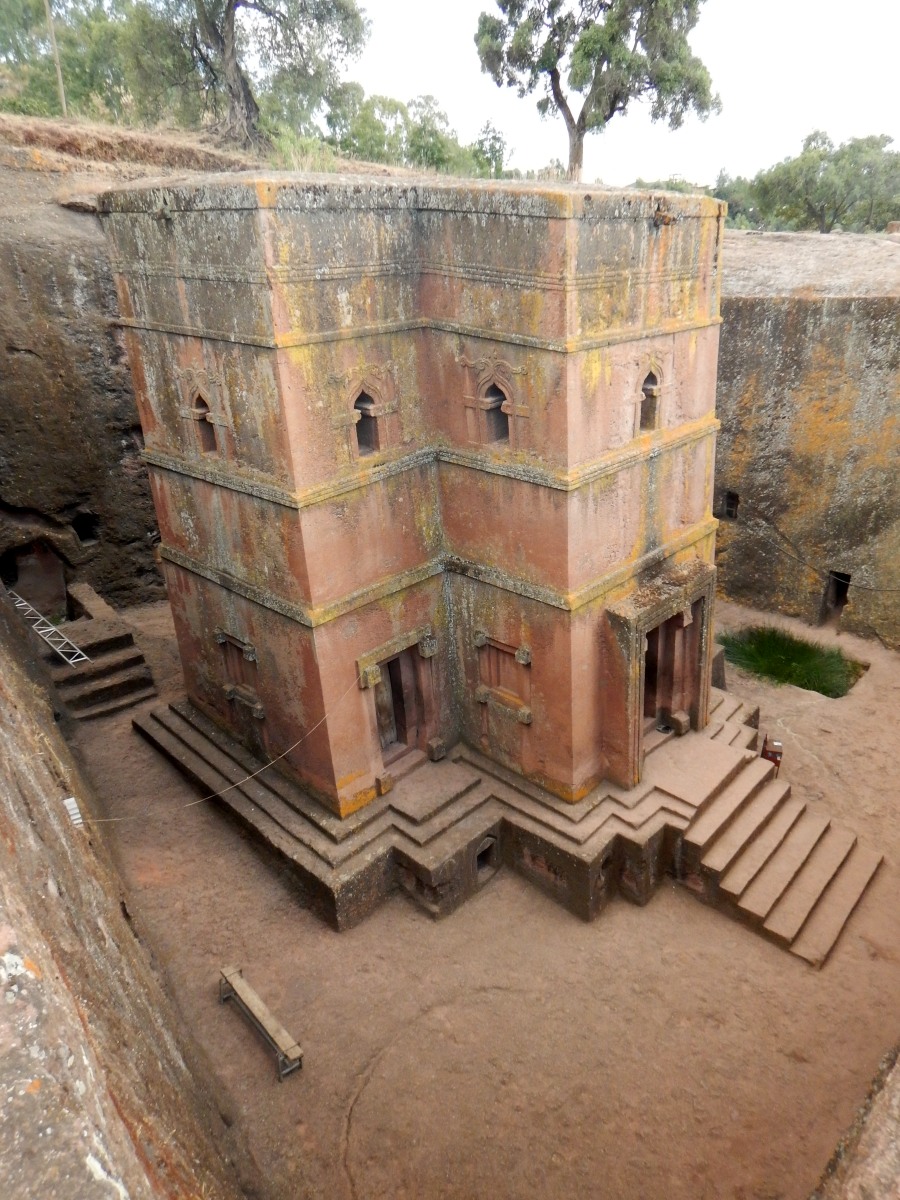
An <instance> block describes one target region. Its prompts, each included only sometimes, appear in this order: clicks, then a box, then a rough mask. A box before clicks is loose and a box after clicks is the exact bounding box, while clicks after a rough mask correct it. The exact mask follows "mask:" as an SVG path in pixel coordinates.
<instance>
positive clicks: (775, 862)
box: [677, 758, 882, 967]
mask: <svg viewBox="0 0 900 1200" xmlns="http://www.w3.org/2000/svg"><path fill="white" fill-rule="evenodd" d="M881 861H882V855H881V854H880V853H878V852H877V851H875V850H871V849H868V848H866V847H864V846H862V845H861V844H860V843H858V842H857V839H856V835H855V834H854V833H853V832H852V831H851V830H849V829H847V828H845V827H843V826H841V825H839V824H838V823H837V822H835V821H832V820H830V819H829V818H828V817H827V816H824V815H822V814H819V813H814V812H812V811H810V810H809V809H808V808H807V807H806V805H805V804H804V803H803V802H802V801H800V800H797V799H794V798H793V797H792V796H791V788H790V784H788V783H785V782H781V781H779V780H777V779H776V778H775V771H774V767H773V766H772V764H771V763H768V762H765V761H764V760H763V759H759V758H758V759H754V761H753V763H752V764H751V765H748V767H747V768H746V769H745V770H744V771H742V772H741V774H740V775H739V776H738V777H737V778H736V779H735V780H734V781H733V782H732V783H731V784H729V785H728V787H726V788H725V789H724V790H723V791H722V792H720V793H719V795H717V796H716V797H714V798H713V799H712V800H711V801H710V802H709V803H708V804H707V805H704V806H702V807H701V809H699V810H698V812H697V814H696V816H695V817H694V819H693V820H692V821H691V823H690V825H689V826H688V827H687V829H686V830H685V832H684V836H683V838H682V841H681V849H680V856H679V859H678V861H677V874H678V876H679V878H681V880H682V881H683V882H684V883H685V884H686V885H687V886H688V887H690V888H691V889H692V890H693V891H694V892H696V893H697V894H698V895H699V896H700V897H701V898H702V899H704V900H706V901H707V902H709V903H711V904H714V905H715V906H716V907H718V908H721V909H723V910H724V911H725V912H728V913H729V914H731V915H732V916H735V917H737V918H738V919H739V920H742V921H744V922H745V923H747V924H748V925H750V926H751V927H752V928H753V929H756V930H757V931H758V932H760V933H762V934H763V935H764V936H765V937H768V938H770V939H771V940H772V941H774V942H776V943H777V944H778V945H780V946H783V947H785V948H787V949H789V950H790V951H791V952H792V953H793V954H796V955H798V956H799V957H800V958H803V959H805V960H806V962H808V963H811V964H812V965H813V966H817V967H819V966H821V965H822V964H823V963H824V962H825V959H826V958H827V957H828V955H829V953H830V952H831V950H832V948H833V947H834V945H835V943H836V942H837V940H838V938H839V937H840V934H841V931H842V930H843V928H844V926H845V925H846V923H847V920H848V919H849V917H850V914H851V913H852V912H853V910H854V908H855V907H856V905H857V904H858V903H859V901H860V899H861V898H862V896H863V893H864V892H865V890H866V888H867V887H868V885H869V883H870V882H871V880H872V878H873V876H874V875H875V872H876V871H877V870H878V867H879V865H880V864H881Z"/></svg>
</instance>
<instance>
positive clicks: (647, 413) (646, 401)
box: [640, 371, 659, 429]
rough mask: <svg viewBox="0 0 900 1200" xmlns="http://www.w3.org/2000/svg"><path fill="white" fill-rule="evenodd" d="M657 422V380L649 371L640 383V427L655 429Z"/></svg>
mask: <svg viewBox="0 0 900 1200" xmlns="http://www.w3.org/2000/svg"><path fill="white" fill-rule="evenodd" d="M658 424H659V380H658V379H657V378H656V376H655V375H654V374H653V372H652V371H651V372H650V373H649V374H648V376H647V378H646V379H645V380H644V382H643V383H642V384H641V424H640V428H641V429H656V427H657V425H658Z"/></svg>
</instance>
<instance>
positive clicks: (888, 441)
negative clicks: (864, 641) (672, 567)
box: [714, 235, 900, 648]
mask: <svg viewBox="0 0 900 1200" xmlns="http://www.w3.org/2000/svg"><path fill="white" fill-rule="evenodd" d="M794 236H797V235H794ZM726 250H727V245H726ZM727 269H728V268H727V262H726V267H725V270H726V275H727ZM722 317H723V324H722V333H721V342H720V352H719V377H718V389H717V403H716V409H717V415H718V417H719V419H720V420H721V422H722V428H721V431H720V433H719V438H718V446H717V454H716V507H715V509H714V511H715V515H716V516H718V517H720V518H721V524H720V526H719V532H718V542H717V554H716V560H717V565H718V571H719V586H720V589H721V590H722V592H723V593H724V594H725V595H726V596H727V597H728V598H729V599H733V600H737V601H740V602H742V603H745V604H749V605H752V606H753V607H756V608H763V609H771V610H775V611H777V612H782V613H786V614H788V615H790V616H798V617H800V618H802V619H804V620H806V621H808V622H810V623H811V624H816V623H817V622H818V621H819V620H820V619H821V618H822V617H823V616H825V615H827V614H826V613H824V612H823V599H824V597H825V589H826V586H827V579H828V573H829V572H831V571H835V572H841V573H843V574H846V575H849V576H850V587H849V591H848V594H847V600H848V603H847V604H846V607H844V609H843V612H842V614H841V616H840V622H841V628H845V629H848V630H850V631H852V632H854V633H859V634H863V635H865V636H870V637H872V636H874V637H878V638H880V639H881V640H882V641H883V642H884V643H885V644H886V645H888V646H891V647H893V648H897V647H898V646H900V471H898V465H897V464H898V448H900V373H898V368H900V306H898V304H897V299H896V296H894V295H870V296H823V295H821V294H816V292H815V291H814V290H811V291H807V292H806V293H805V294H804V293H803V292H801V291H799V290H798V291H795V292H794V293H793V294H789V295H772V294H770V295H734V294H732V295H726V296H723V300H722ZM727 492H731V493H732V497H731V504H732V507H733V505H734V503H735V499H736V504H737V512H736V516H735V515H734V514H733V513H732V514H731V516H729V514H728V507H729V506H728V503H727V500H728V497H727V496H726V493H727Z"/></svg>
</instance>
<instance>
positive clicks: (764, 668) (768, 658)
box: [719, 625, 865, 698]
mask: <svg viewBox="0 0 900 1200" xmlns="http://www.w3.org/2000/svg"><path fill="white" fill-rule="evenodd" d="M719 641H720V642H721V644H722V645H723V646H724V648H725V657H726V659H727V660H728V661H729V662H731V663H734V665H735V666H737V667H740V668H741V669H742V670H744V671H748V672H749V673H750V674H751V675H757V676H759V677H760V678H762V679H770V680H772V681H773V682H774V683H792V684H793V685H794V686H795V687H799V688H805V689H806V690H807V691H810V692H821V694H822V695H823V696H830V697H832V698H837V697H839V696H846V694H847V693H848V692H849V691H850V689H851V688H852V687H853V685H854V683H856V681H857V679H859V677H860V675H862V673H863V671H864V670H865V667H863V665H862V664H861V663H858V662H854V660H853V659H849V658H845V657H844V655H843V654H842V653H841V652H840V650H837V649H830V648H828V647H826V646H820V645H817V644H816V643H815V642H807V641H805V640H804V639H803V638H798V637H794V635H793V634H790V633H786V632H785V631H784V630H783V629H776V628H774V627H773V626H771V625H751V626H748V627H747V628H746V629H741V630H739V631H738V632H737V633H724V634H721V635H720V637H719Z"/></svg>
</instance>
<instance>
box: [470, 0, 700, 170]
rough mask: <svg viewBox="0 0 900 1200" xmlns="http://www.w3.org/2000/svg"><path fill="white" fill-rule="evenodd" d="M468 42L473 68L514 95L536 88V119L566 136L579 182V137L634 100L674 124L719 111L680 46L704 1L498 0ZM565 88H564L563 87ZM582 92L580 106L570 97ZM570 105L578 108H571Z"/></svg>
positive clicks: (581, 144) (684, 44)
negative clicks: (560, 125) (548, 119)
mask: <svg viewBox="0 0 900 1200" xmlns="http://www.w3.org/2000/svg"><path fill="white" fill-rule="evenodd" d="M496 2H497V7H498V8H499V10H500V14H501V15H500V16H499V17H497V16H493V15H491V14H489V13H484V12H483V13H482V14H481V16H480V17H479V19H478V32H477V34H476V35H475V44H476V46H477V48H478V57H479V58H480V60H481V68H482V70H483V71H485V72H487V74H489V75H490V76H491V78H492V79H493V80H494V82H495V83H496V84H497V86H498V87H501V86H502V85H504V84H506V85H507V86H508V87H515V88H517V89H518V92H519V95H520V96H526V95H529V94H531V93H532V92H534V91H536V90H540V91H542V92H543V95H542V97H541V99H540V100H539V101H538V111H539V112H540V113H541V115H542V116H544V115H546V113H547V112H549V111H550V110H551V109H556V110H557V111H558V112H559V113H560V115H561V116H562V118H563V120H564V121H565V124H566V130H567V132H568V135H569V169H568V174H569V177H570V178H572V179H580V178H581V169H582V163H583V159H584V139H585V135H586V134H587V133H588V132H590V131H592V130H602V129H604V128H605V126H606V125H607V123H608V122H609V121H611V120H612V118H613V117H614V116H616V115H617V114H619V113H625V112H626V111H627V109H628V106H629V104H630V103H631V102H632V101H633V100H639V99H641V98H644V97H646V98H648V99H649V100H650V105H651V107H650V114H651V117H652V119H653V120H654V121H658V120H662V119H663V118H665V119H667V120H668V122H669V125H670V126H671V128H673V129H677V128H678V126H679V125H681V123H682V122H683V120H684V118H685V115H686V114H687V113H688V112H689V111H690V110H691V109H693V110H694V111H695V112H696V113H698V114H699V115H700V116H701V117H705V116H707V115H708V114H709V113H710V112H711V111H713V110H718V108H719V101H718V98H717V97H716V96H714V95H713V92H712V81H711V79H710V76H709V72H708V71H707V69H706V67H705V66H704V65H703V63H702V62H701V61H700V59H699V58H697V57H696V56H695V55H694V54H692V53H691V49H690V46H689V44H688V34H689V33H690V32H691V30H692V29H693V28H694V26H695V25H696V24H697V20H698V18H699V14H700V5H701V4H702V3H703V2H704V0H496ZM566 88H568V93H567V92H566V90H565V89H566ZM575 94H577V95H578V96H581V97H583V99H582V100H581V106H580V108H579V107H578V104H577V103H576V102H575V101H574V99H573V98H574V95H575ZM576 110H577V111H576Z"/></svg>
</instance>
